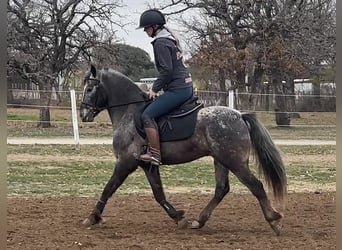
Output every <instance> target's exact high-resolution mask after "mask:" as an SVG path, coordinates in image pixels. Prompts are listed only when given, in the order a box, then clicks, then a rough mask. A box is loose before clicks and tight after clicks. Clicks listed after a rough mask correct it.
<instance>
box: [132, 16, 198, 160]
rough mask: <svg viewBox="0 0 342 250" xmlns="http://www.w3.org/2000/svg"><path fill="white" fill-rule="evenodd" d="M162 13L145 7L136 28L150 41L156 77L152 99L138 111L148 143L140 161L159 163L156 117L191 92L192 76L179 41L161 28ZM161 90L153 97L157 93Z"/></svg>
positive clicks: (184, 98) (163, 21)
mask: <svg viewBox="0 0 342 250" xmlns="http://www.w3.org/2000/svg"><path fill="white" fill-rule="evenodd" d="M165 23H166V22H165V17H164V15H163V14H162V13H161V12H160V11H158V10H155V9H150V10H146V11H145V12H143V13H142V14H141V16H140V25H139V27H138V28H144V31H145V32H146V33H147V35H148V36H149V37H152V38H154V40H153V41H152V45H153V52H154V59H155V64H156V67H157V70H158V72H159V76H158V78H157V80H156V81H155V82H154V83H153V86H152V88H151V89H150V90H149V97H150V99H154V101H153V102H152V103H151V104H150V105H149V106H148V107H147V108H146V109H145V110H144V112H143V113H142V116H141V118H142V121H143V124H144V130H145V133H146V136H147V140H148V142H149V147H148V149H147V152H146V153H145V154H142V155H140V160H142V161H145V162H151V164H153V165H160V164H161V154H160V140H159V131H158V127H157V124H156V119H158V118H159V117H161V116H163V115H165V114H168V113H170V112H171V111H172V110H174V109H175V108H177V107H179V106H180V105H181V104H183V103H184V102H185V101H186V100H187V99H189V98H190V97H191V96H192V95H193V85H192V79H191V77H190V74H189V71H188V69H187V68H186V67H185V65H184V63H183V56H182V49H181V46H180V44H179V40H178V39H177V38H176V37H175V35H174V34H172V32H171V31H170V30H169V29H168V28H167V27H165ZM160 90H163V91H164V93H163V94H162V95H160V96H158V97H156V95H157V93H158V92H159V91H160Z"/></svg>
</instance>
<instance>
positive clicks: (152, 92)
mask: <svg viewBox="0 0 342 250" xmlns="http://www.w3.org/2000/svg"><path fill="white" fill-rule="evenodd" d="M148 95H149V97H150V99H154V98H156V96H157V93H155V92H154V91H153V90H152V89H150V91H149V93H148Z"/></svg>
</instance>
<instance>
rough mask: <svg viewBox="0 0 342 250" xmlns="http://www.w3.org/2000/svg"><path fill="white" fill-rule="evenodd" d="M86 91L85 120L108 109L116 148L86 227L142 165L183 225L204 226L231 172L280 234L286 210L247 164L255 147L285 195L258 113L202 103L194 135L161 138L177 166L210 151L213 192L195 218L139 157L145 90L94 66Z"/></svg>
mask: <svg viewBox="0 0 342 250" xmlns="http://www.w3.org/2000/svg"><path fill="white" fill-rule="evenodd" d="M84 81H85V86H84V94H83V98H82V103H81V106H80V116H81V119H82V121H83V122H91V121H93V120H94V117H95V116H96V115H97V114H98V113H99V112H101V111H102V110H104V109H107V111H108V113H109V116H110V119H111V122H112V125H113V133H114V135H113V149H114V154H115V157H116V159H117V160H116V165H115V168H114V171H113V174H112V176H111V177H110V179H109V181H108V183H107V184H106V186H105V187H104V190H103V192H102V194H101V197H100V199H99V200H98V201H97V203H96V205H95V207H94V209H93V211H92V212H91V213H90V215H89V217H88V218H86V219H85V220H84V221H83V224H84V225H86V226H90V225H94V224H97V223H100V222H101V221H102V217H101V214H102V212H103V210H104V208H105V205H106V203H107V201H108V199H109V198H110V197H111V196H112V195H113V194H114V192H115V191H116V190H117V189H118V188H119V187H120V186H121V184H122V183H123V182H124V181H125V179H126V177H127V176H128V175H129V174H131V173H132V172H134V171H135V170H137V168H138V167H139V166H140V167H141V168H142V169H143V170H144V172H145V174H146V177H147V179H148V181H149V183H150V185H151V188H152V191H153V195H154V197H155V199H156V201H157V202H158V203H159V204H160V205H161V206H162V207H163V208H164V209H165V211H166V212H167V214H168V215H169V216H170V217H171V218H172V219H173V220H174V221H175V222H176V223H177V225H178V226H179V227H182V228H184V227H189V228H194V229H197V228H201V227H203V226H204V225H205V223H206V222H207V221H208V219H209V217H210V215H211V214H212V212H213V211H214V209H215V208H216V207H217V205H218V204H219V203H220V202H221V200H222V199H223V197H224V196H225V195H226V194H227V193H228V192H229V189H230V187H229V179H228V175H229V172H232V173H233V174H234V175H236V176H237V178H238V179H239V180H240V181H241V182H242V183H243V184H244V185H245V186H246V187H247V188H248V189H249V190H250V191H251V192H252V193H253V195H254V196H255V197H256V198H257V199H258V201H259V203H260V206H261V209H262V212H263V214H264V217H265V219H266V221H267V222H268V223H269V224H270V226H271V228H272V229H273V230H274V232H275V233H276V235H279V234H280V231H281V228H282V224H281V220H282V215H281V214H280V213H279V212H277V211H275V210H274V209H273V208H272V205H271V203H270V201H269V199H268V197H267V195H266V193H265V190H264V187H263V184H262V182H260V181H259V180H258V179H257V178H256V177H255V176H254V175H253V174H252V172H251V171H250V169H249V166H248V161H249V157H250V154H251V150H252V149H254V153H255V155H256V160H257V161H258V163H259V164H258V166H259V171H260V172H261V173H262V174H263V175H264V177H265V181H266V183H267V184H268V185H269V186H270V187H271V188H272V189H273V194H274V197H275V198H276V199H277V200H279V201H281V200H282V199H283V198H285V196H286V193H287V189H286V185H287V183H286V182H287V181H286V174H285V169H284V165H283V162H282V159H281V156H280V153H279V151H278V149H277V148H276V146H275V145H274V143H273V141H272V139H271V137H270V135H269V133H268V131H267V130H266V128H265V127H264V126H263V125H262V124H261V123H260V122H259V121H258V120H257V118H256V116H255V114H249V113H240V112H239V111H237V110H234V109H230V108H228V107H224V106H211V107H206V108H202V109H200V110H199V112H198V117H197V123H196V127H195V131H194V134H193V135H192V136H191V137H190V138H189V139H186V140H181V141H170V142H162V143H161V155H162V162H163V164H165V165H174V164H180V163H186V162H190V161H193V160H196V159H198V158H200V157H203V156H212V157H213V159H214V167H215V180H216V188H215V194H214V197H213V198H212V199H211V200H210V202H209V203H208V205H207V206H206V207H205V208H204V209H203V210H202V211H201V213H200V215H199V218H198V219H197V220H187V219H185V217H184V211H183V210H176V209H175V208H174V207H173V206H172V205H171V204H170V203H169V202H168V201H167V200H166V197H165V194H164V191H163V186H162V182H161V179H160V173H159V167H158V166H153V167H151V166H150V165H149V164H147V163H144V162H140V161H139V160H137V157H136V155H137V153H140V152H141V148H142V147H143V145H146V141H145V140H144V139H142V137H141V136H139V135H138V133H137V131H136V128H135V125H134V121H133V120H134V119H133V117H134V114H135V112H137V110H141V109H142V107H143V106H144V105H146V102H147V101H148V97H147V95H146V94H145V93H144V92H143V91H142V90H141V89H139V87H137V86H136V85H135V84H134V83H133V82H132V81H131V80H130V79H129V78H127V77H126V76H124V75H122V74H121V73H119V72H116V71H114V70H110V69H109V70H107V69H105V70H101V71H99V72H97V71H96V69H95V67H94V66H92V67H91V70H90V71H89V73H88V74H87V76H86V77H85V80H84Z"/></svg>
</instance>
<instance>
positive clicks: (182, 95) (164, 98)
mask: <svg viewBox="0 0 342 250" xmlns="http://www.w3.org/2000/svg"><path fill="white" fill-rule="evenodd" d="M192 95H193V91H192V87H186V88H179V89H170V90H167V91H166V92H164V93H163V94H162V95H160V96H158V97H157V98H156V99H155V100H154V101H153V102H152V103H151V104H150V105H148V106H147V108H146V109H145V110H144V112H143V113H142V115H141V117H142V120H143V121H146V120H151V119H154V120H155V119H158V118H159V117H161V116H163V115H166V114H168V113H170V112H171V111H173V110H175V109H176V108H177V107H179V106H181V105H182V104H183V103H184V102H185V101H186V100H188V99H189V98H190V97H191V96H192Z"/></svg>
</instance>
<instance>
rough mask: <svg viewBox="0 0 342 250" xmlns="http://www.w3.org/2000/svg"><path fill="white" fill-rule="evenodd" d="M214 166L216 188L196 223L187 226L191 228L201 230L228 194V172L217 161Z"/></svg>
mask: <svg viewBox="0 0 342 250" xmlns="http://www.w3.org/2000/svg"><path fill="white" fill-rule="evenodd" d="M214 165H215V180H216V188H215V194H214V197H213V198H212V199H211V200H210V202H209V203H208V205H207V206H206V207H205V208H204V209H203V210H202V212H201V213H200V215H199V219H198V221H193V222H191V224H190V225H189V226H190V227H191V228H194V229H196V228H201V227H203V226H204V225H205V223H206V222H207V221H208V219H209V217H210V215H211V214H212V212H213V211H214V209H215V208H216V207H217V205H218V204H219V203H220V202H221V201H222V199H223V197H224V196H225V195H226V194H227V193H228V192H229V189H230V187H229V180H228V174H229V170H228V168H226V167H225V166H223V165H222V164H220V163H219V162H218V161H216V160H214Z"/></svg>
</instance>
